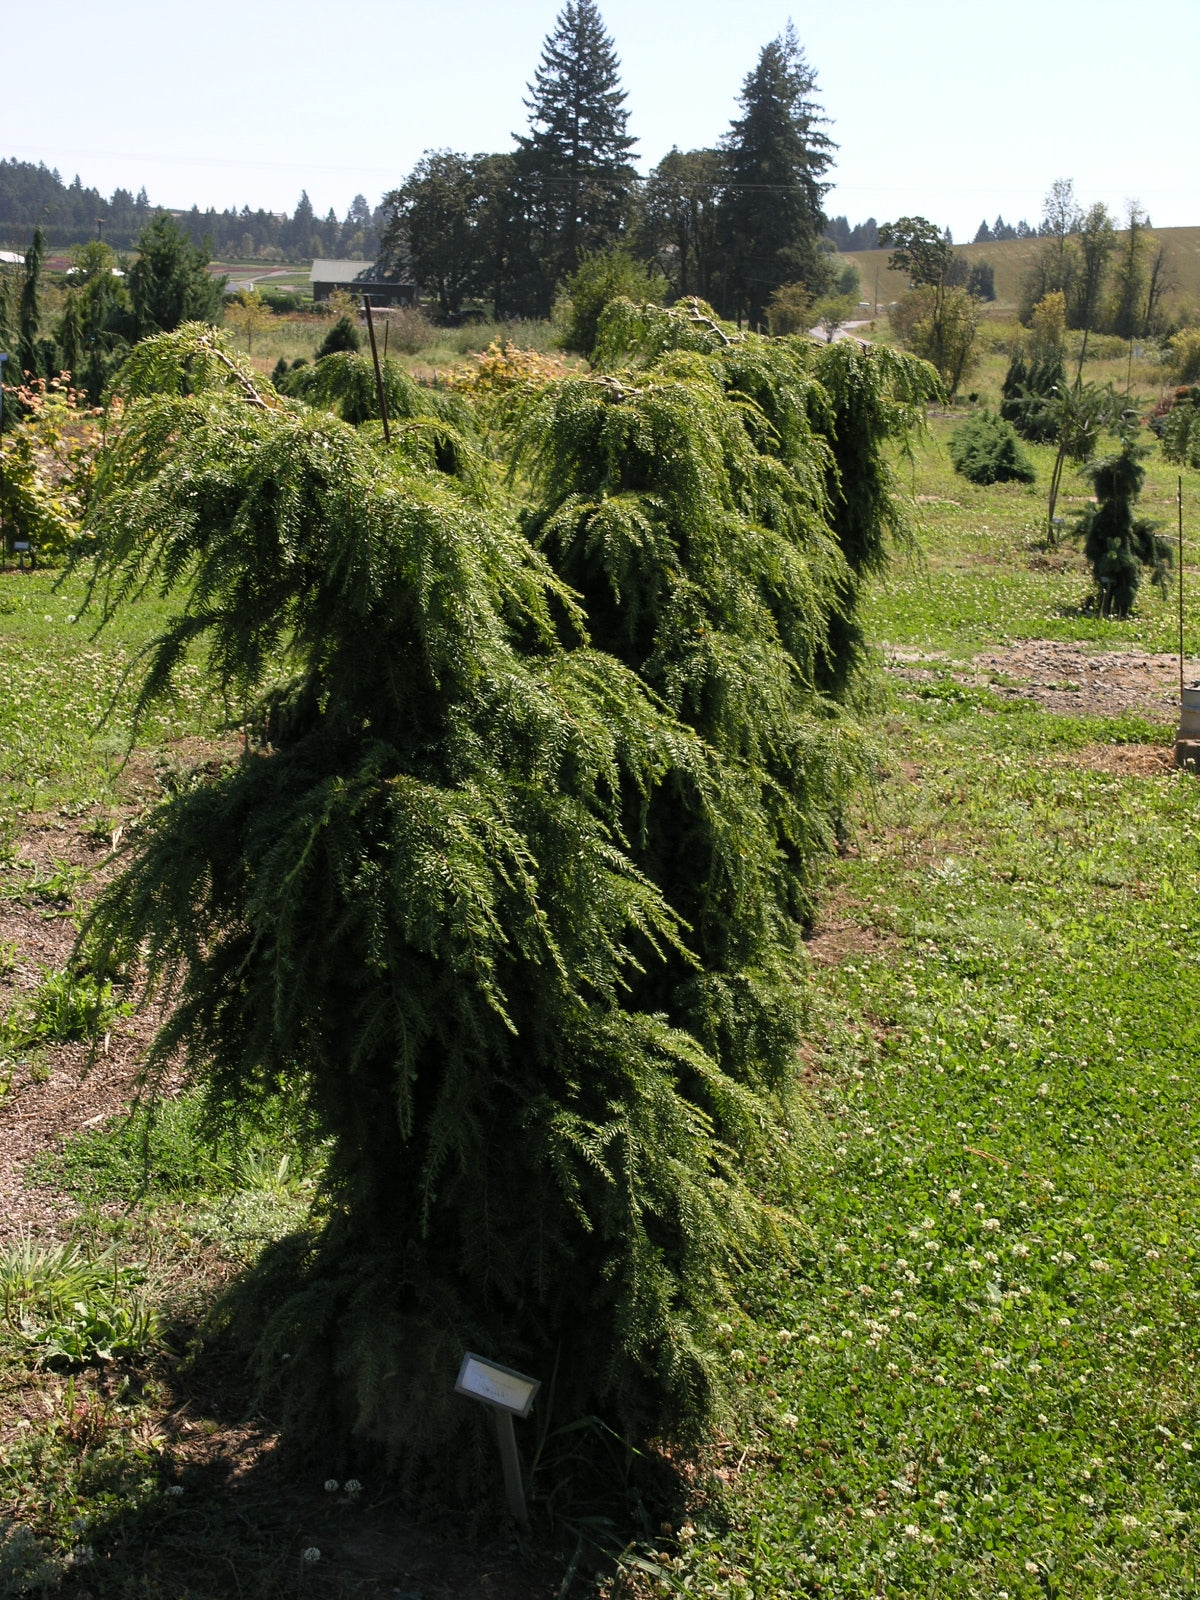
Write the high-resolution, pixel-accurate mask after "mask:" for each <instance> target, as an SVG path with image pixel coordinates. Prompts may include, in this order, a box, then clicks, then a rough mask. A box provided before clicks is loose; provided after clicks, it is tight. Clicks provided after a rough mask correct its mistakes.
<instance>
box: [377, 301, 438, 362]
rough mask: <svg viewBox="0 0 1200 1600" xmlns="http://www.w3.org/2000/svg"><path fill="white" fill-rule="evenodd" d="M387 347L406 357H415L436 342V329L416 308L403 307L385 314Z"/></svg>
mask: <svg viewBox="0 0 1200 1600" xmlns="http://www.w3.org/2000/svg"><path fill="white" fill-rule="evenodd" d="M386 315H387V320H388V345H389V346H390V347H394V348H395V349H397V350H399V351H402V352H403V354H405V355H408V356H415V355H416V354H417V353H418V352H419V351H421V350H426V349H428V347H429V346H430V345H432V344H436V343H437V341H438V329H437V328H435V327H434V325H433V323H432V322H430V320H429V318H428V317H427V316H426V315H425V313H424V312H423V311H420V310H418V309H417V307H416V306H404V307H401V309H400V310H398V311H389V312H387V313H386Z"/></svg>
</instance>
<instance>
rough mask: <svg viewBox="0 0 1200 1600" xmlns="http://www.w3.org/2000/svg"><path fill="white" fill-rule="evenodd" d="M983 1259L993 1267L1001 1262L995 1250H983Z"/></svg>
mask: <svg viewBox="0 0 1200 1600" xmlns="http://www.w3.org/2000/svg"><path fill="white" fill-rule="evenodd" d="M983 1259H984V1260H985V1261H986V1262H987V1263H988V1265H989V1266H991V1267H995V1266H998V1265H999V1262H1000V1257H999V1256H998V1255H997V1254H996V1252H995V1251H994V1250H985V1251H984V1252H983Z"/></svg>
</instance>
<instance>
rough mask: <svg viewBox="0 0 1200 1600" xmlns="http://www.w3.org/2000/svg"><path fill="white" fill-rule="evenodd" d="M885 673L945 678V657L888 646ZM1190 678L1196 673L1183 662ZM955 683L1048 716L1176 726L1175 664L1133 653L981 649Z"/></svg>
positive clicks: (1047, 647)
mask: <svg viewBox="0 0 1200 1600" xmlns="http://www.w3.org/2000/svg"><path fill="white" fill-rule="evenodd" d="M885 654H886V658H887V665H888V670H889V671H890V672H891V674H892V675H893V676H894V677H897V678H900V679H902V680H904V681H907V682H910V683H920V682H930V681H932V680H934V679H936V678H939V677H943V676H944V675H945V673H946V666H945V663H947V662H948V660H949V658H948V657H947V656H946V654H945V653H944V652H943V651H937V650H932V651H921V650H906V649H901V648H892V647H890V646H885ZM1185 670H1186V671H1187V676H1188V680H1189V681H1191V678H1192V676H1193V673H1194V668H1193V667H1192V666H1191V665H1190V664H1189V663H1186V662H1185ZM950 677H951V678H952V679H953V681H954V682H955V683H961V684H964V685H968V686H970V687H973V688H981V689H990V690H991V692H992V693H993V694H994V695H996V696H997V697H999V698H1000V699H1010V700H1033V701H1035V702H1036V703H1037V704H1038V705H1040V706H1042V707H1044V708H1045V709H1046V710H1047V711H1055V712H1060V713H1065V714H1067V715H1071V714H1075V715H1078V716H1098V717H1115V716H1120V715H1121V713H1122V712H1136V713H1138V714H1140V715H1142V716H1146V717H1150V718H1152V719H1153V720H1155V721H1161V722H1164V723H1168V722H1173V721H1174V720H1175V719H1176V717H1177V716H1178V706H1179V658H1178V657H1177V656H1166V655H1146V654H1144V653H1143V652H1141V651H1137V650H1105V651H1098V652H1092V651H1089V650H1087V649H1086V648H1084V647H1083V646H1082V645H1078V644H1068V643H1062V642H1060V641H1058V640H1053V639H1030V640H1027V641H1025V642H1024V643H1023V644H1014V645H1005V646H1003V647H1002V648H999V649H994V650H981V651H980V652H979V654H978V655H977V656H976V657H975V658H974V660H973V661H972V662H971V664H970V665H969V666H964V667H955V668H952V670H951V671H950Z"/></svg>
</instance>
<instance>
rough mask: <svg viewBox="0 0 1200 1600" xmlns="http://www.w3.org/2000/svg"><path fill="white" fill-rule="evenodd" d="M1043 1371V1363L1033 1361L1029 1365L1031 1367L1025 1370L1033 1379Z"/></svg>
mask: <svg viewBox="0 0 1200 1600" xmlns="http://www.w3.org/2000/svg"><path fill="white" fill-rule="evenodd" d="M1041 1370H1042V1363H1041V1362H1040V1361H1031V1362H1030V1363H1029V1365H1028V1366H1027V1367H1026V1368H1025V1371H1026V1372H1027V1373H1028V1374H1029V1376H1030V1377H1031V1378H1036V1377H1037V1375H1038V1373H1039V1372H1040V1371H1041Z"/></svg>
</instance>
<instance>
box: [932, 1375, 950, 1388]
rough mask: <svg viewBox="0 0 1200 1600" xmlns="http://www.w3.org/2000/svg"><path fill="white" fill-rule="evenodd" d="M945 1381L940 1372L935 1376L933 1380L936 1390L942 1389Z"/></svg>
mask: <svg viewBox="0 0 1200 1600" xmlns="http://www.w3.org/2000/svg"><path fill="white" fill-rule="evenodd" d="M946 1381H947V1380H946V1379H945V1378H943V1377H942V1375H941V1373H940V1372H939V1373H938V1374H937V1376H936V1377H935V1378H934V1380H933V1382H934V1385H935V1387H936V1388H938V1389H944V1388H945V1387H946Z"/></svg>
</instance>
